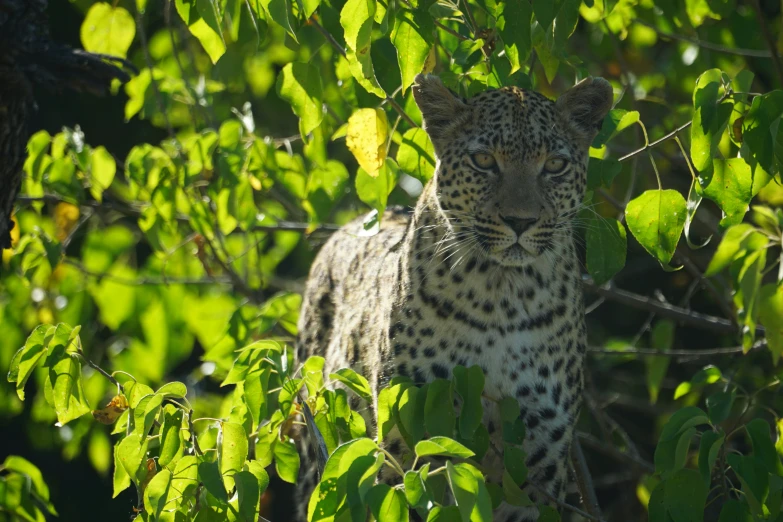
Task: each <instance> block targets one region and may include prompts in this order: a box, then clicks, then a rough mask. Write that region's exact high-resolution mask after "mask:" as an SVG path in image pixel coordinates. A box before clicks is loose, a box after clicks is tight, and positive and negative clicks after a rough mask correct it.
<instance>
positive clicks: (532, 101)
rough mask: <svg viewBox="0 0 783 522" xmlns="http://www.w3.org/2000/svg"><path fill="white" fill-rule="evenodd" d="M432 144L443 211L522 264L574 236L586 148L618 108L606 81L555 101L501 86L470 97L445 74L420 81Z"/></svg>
mask: <svg viewBox="0 0 783 522" xmlns="http://www.w3.org/2000/svg"><path fill="white" fill-rule="evenodd" d="M413 94H414V97H415V99H416V103H417V104H418V106H419V108H420V109H421V113H422V117H423V120H424V129H425V130H426V131H427V133H428V134H429V136H430V138H431V140H432V143H433V145H434V147H435V155H436V156H437V160H438V162H437V168H436V171H435V178H434V180H433V183H435V188H436V191H437V195H438V203H439V206H440V209H439V211H441V212H442V213H443V215H444V216H445V217H446V218H447V219H448V220H449V221H448V222H449V223H450V226H452V227H453V228H454V234H456V235H459V234H462V235H463V236H467V235H470V236H471V237H472V238H473V240H474V241H475V243H476V244H477V245H478V246H479V247H480V248H482V250H483V251H484V252H485V253H486V254H487V255H488V256H489V257H490V258H492V259H494V260H495V261H497V262H498V263H500V264H501V265H504V266H524V265H526V264H528V263H529V262H530V261H531V260H534V259H536V258H538V257H539V256H540V255H541V254H543V253H544V252H546V251H547V250H549V249H552V248H553V246H554V245H555V243H556V242H558V241H563V240H565V239H566V237H567V235H568V234H570V226H569V223H570V219H571V218H572V217H573V216H574V214H575V212H576V211H577V210H578V207H579V205H580V203H581V201H582V198H583V196H584V191H585V187H586V177H587V162H588V149H589V147H590V143H591V142H592V140H593V138H594V137H595V135H596V132H597V131H598V130H599V128H600V125H601V122H602V121H603V118H604V116H605V115H606V113H607V112H608V111H609V109H610V108H611V106H612V88H611V86H610V85H609V83H608V82H607V81H606V80H604V79H603V78H586V79H585V80H583V81H581V82H580V83H578V84H577V85H575V86H574V87H572V88H571V89H569V90H568V91H566V92H565V93H564V94H563V95H562V96H560V98H558V99H557V101H552V100H549V99H547V98H546V97H544V96H543V95H541V94H539V93H536V92H532V91H528V90H524V89H519V88H517V87H504V88H501V89H496V90H490V91H486V92H483V93H481V94H478V95H476V96H474V97H472V98H469V99H463V98H460V97H459V96H456V95H455V94H454V93H453V92H451V91H450V90H449V89H447V88H446V87H445V86H444V85H443V83H442V82H441V81H440V79H439V78H437V77H436V76H432V75H426V76H425V75H419V76H417V78H416V82H415V85H414V87H413Z"/></svg>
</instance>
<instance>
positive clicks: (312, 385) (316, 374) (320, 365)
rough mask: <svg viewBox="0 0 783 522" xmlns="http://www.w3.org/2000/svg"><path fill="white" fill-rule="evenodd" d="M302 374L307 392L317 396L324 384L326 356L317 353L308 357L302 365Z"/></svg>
mask: <svg viewBox="0 0 783 522" xmlns="http://www.w3.org/2000/svg"><path fill="white" fill-rule="evenodd" d="M302 375H303V377H304V381H305V386H307V394H308V395H309V396H311V397H315V395H316V393H318V392H319V391H320V390H321V388H322V387H323V385H324V358H323V357H319V356H317V355H313V356H310V357H308V358H307V360H306V361H305V363H304V364H303V365H302Z"/></svg>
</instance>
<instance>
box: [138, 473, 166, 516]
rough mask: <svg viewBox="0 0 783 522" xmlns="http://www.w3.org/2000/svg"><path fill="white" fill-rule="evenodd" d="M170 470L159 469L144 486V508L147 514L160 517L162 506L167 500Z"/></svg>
mask: <svg viewBox="0 0 783 522" xmlns="http://www.w3.org/2000/svg"><path fill="white" fill-rule="evenodd" d="M170 489H171V471H169V470H167V469H165V468H164V469H162V470H160V471H159V472H158V473H157V474H156V475H155V476H154V477H152V480H150V483H149V484H147V487H146V488H144V510H145V511H146V512H147V514H148V515H151V516H154V517H160V515H161V512H162V511H163V507H164V506H165V505H166V504H167V503H168V501H169V491H170Z"/></svg>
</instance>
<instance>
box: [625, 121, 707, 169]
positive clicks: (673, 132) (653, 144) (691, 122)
mask: <svg viewBox="0 0 783 522" xmlns="http://www.w3.org/2000/svg"><path fill="white" fill-rule="evenodd" d="M692 124H693V120H691V121H689V122H687V123H684V124H682V125H680V126H679V127H677V128H676V129H674V130H673V131H671V132H670V133H669V134H667V135H666V136H664V137H663V138H659V139H657V140H655V141H653V142H651V143H649V144H647V145H645V146H644V147H641V148H639V149H636V150H635V151H633V152H629V153H628V154H626V155H625V156H622V157H621V158H620V159H619V160H617V161H626V160H629V159H631V158H633V157H634V156H636V155H637V154H641V153H642V152H644V151H646V150H647V149H651V148H653V147H655V146H656V145H659V144H661V143H663V142H664V141H666V140H668V139H671V138H673V137H674V136H676V135H677V133H679V132H681V131H684V130H685V129H687V128H688V127H690V126H691V125H692Z"/></svg>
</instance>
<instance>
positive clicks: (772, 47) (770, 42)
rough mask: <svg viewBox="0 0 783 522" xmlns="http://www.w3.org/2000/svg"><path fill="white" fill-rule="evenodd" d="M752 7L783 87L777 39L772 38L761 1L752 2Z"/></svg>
mask: <svg viewBox="0 0 783 522" xmlns="http://www.w3.org/2000/svg"><path fill="white" fill-rule="evenodd" d="M750 5H751V6H753V10H754V11H755V12H756V20H758V22H759V26H760V27H761V34H763V35H764V39H765V40H766V41H767V47H769V53H770V55H771V57H772V63H773V64H774V65H775V72H776V73H777V74H778V81H780V84H781V85H783V64H781V62H780V55H778V46H777V43H776V42H775V38H774V37H773V36H772V33H770V32H769V27H768V26H767V19H766V18H765V17H764V13H763V12H761V6H760V5H759V0H750Z"/></svg>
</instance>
